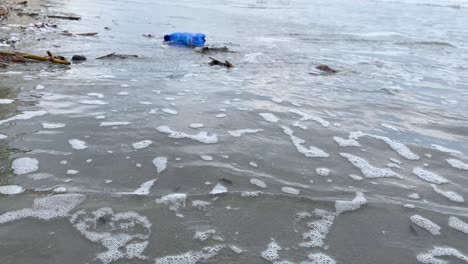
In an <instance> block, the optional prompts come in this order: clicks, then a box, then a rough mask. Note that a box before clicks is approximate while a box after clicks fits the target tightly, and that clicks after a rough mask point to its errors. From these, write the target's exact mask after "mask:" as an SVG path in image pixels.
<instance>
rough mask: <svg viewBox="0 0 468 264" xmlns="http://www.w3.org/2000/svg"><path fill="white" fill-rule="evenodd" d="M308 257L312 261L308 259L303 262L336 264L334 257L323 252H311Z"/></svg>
mask: <svg viewBox="0 0 468 264" xmlns="http://www.w3.org/2000/svg"><path fill="white" fill-rule="evenodd" d="M307 258H308V259H309V260H310V262H309V261H308V262H305V263H303V264H336V261H335V260H334V259H333V258H331V257H330V256H328V255H325V254H323V253H311V254H309V255H307ZM301 264H302V263H301Z"/></svg>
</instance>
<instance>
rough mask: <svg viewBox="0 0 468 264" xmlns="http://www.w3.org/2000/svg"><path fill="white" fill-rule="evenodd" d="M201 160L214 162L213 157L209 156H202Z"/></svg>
mask: <svg viewBox="0 0 468 264" xmlns="http://www.w3.org/2000/svg"><path fill="white" fill-rule="evenodd" d="M200 158H201V159H202V160H204V161H212V160H213V157H212V156H209V155H200Z"/></svg>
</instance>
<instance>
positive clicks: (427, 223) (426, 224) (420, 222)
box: [410, 215, 440, 236]
mask: <svg viewBox="0 0 468 264" xmlns="http://www.w3.org/2000/svg"><path fill="white" fill-rule="evenodd" d="M410 220H411V222H413V223H414V224H415V225H417V226H419V227H421V228H424V229H426V230H427V231H428V232H429V233H431V234H433V235H434V236H436V235H440V226H439V225H438V224H436V223H434V222H432V221H431V220H429V219H427V218H425V217H422V216H420V215H413V216H411V217H410Z"/></svg>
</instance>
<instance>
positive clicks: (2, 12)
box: [0, 6, 8, 16]
mask: <svg viewBox="0 0 468 264" xmlns="http://www.w3.org/2000/svg"><path fill="white" fill-rule="evenodd" d="M7 15H8V8H6V7H4V6H0V16H7Z"/></svg>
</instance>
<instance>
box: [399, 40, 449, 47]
mask: <svg viewBox="0 0 468 264" xmlns="http://www.w3.org/2000/svg"><path fill="white" fill-rule="evenodd" d="M396 44H397V45H401V46H436V47H451V48H456V46H455V45H453V44H450V43H448V42H444V41H414V42H413V41H403V42H396Z"/></svg>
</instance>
